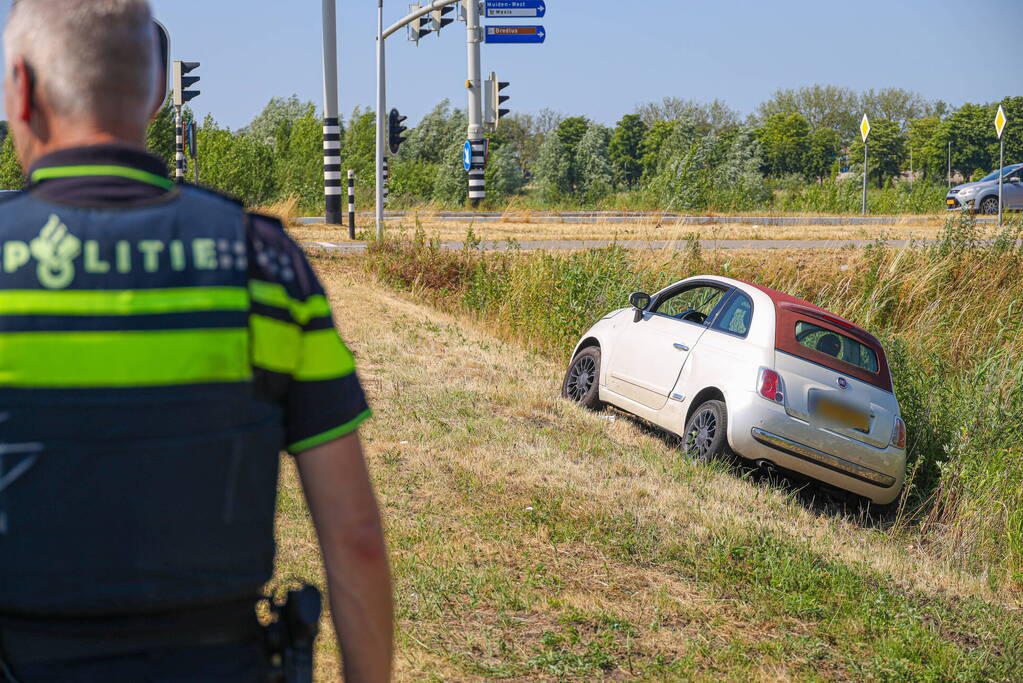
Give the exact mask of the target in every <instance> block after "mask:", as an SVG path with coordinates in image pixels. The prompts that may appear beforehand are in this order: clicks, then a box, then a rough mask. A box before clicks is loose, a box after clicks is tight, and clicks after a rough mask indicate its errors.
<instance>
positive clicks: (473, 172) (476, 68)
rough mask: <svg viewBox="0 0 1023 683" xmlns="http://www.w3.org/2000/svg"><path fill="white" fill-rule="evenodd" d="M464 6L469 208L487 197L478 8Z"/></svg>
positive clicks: (470, 0) (472, 3) (467, 1)
mask: <svg viewBox="0 0 1023 683" xmlns="http://www.w3.org/2000/svg"><path fill="white" fill-rule="evenodd" d="M463 5H464V6H465V32H466V44H467V49H468V63H469V68H468V76H467V79H466V81H465V87H466V89H468V91H469V106H468V109H467V110H466V111H467V113H468V115H469V129H468V137H469V142H470V143H471V145H472V160H473V164H472V168H471V169H469V200H470V201H471V202H472V204H473V206H475V205H476V204H478V203H479V202H480V200H482V199H484V198H485V197H486V196H487V193H486V180H485V178H486V171H485V170H484V168H483V164H484V161H485V159H484V155H485V152H484V149H485V147H484V145H485V142H484V138H483V94H482V89H483V77H482V76H481V68H480V43H481V42H482V40H483V35H482V31H481V29H480V7H479V3H478V2H476V0H464V2H463Z"/></svg>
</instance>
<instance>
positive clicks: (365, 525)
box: [298, 434, 394, 683]
mask: <svg viewBox="0 0 1023 683" xmlns="http://www.w3.org/2000/svg"><path fill="white" fill-rule="evenodd" d="M298 466H299V472H300V473H301V476H302V485H303V487H304V488H305V494H306V500H307V501H308V503H309V509H310V512H311V513H312V516H313V523H314V524H315V526H316V533H317V536H318V537H319V540H320V547H321V549H322V551H323V560H324V565H325V566H326V570H327V588H328V594H329V598H330V606H331V612H332V615H333V620H334V629H335V631H336V633H337V638H338V644H339V645H340V647H341V652H342V655H343V657H344V668H345V680H347V681H349V682H357V683H377V682H378V681H379V682H385V681H388V680H390V675H391V657H392V652H393V637H394V626H393V605H392V599H391V575H390V569H389V566H388V561H387V550H386V546H385V543H384V534H383V528H382V525H381V522H380V512H379V507H378V506H377V502H376V497H375V495H374V494H373V488H372V485H371V484H370V480H369V473H368V472H367V470H366V464H365V461H364V459H363V456H362V448H361V446H360V444H359V440H358V436H356V435H354V434H353V435H350V436H348V437H345V438H343V439H338V440H337V441H334V442H331V443H328V444H325V445H323V446H319V447H317V448H314V449H311V450H309V451H307V452H305V453H303V454H301V455H300V456H299V458H298Z"/></svg>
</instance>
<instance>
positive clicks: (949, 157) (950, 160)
mask: <svg viewBox="0 0 1023 683" xmlns="http://www.w3.org/2000/svg"><path fill="white" fill-rule="evenodd" d="M948 189H950V190H951V189H952V141H951V140H949V141H948Z"/></svg>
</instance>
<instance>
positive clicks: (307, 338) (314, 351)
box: [295, 328, 355, 382]
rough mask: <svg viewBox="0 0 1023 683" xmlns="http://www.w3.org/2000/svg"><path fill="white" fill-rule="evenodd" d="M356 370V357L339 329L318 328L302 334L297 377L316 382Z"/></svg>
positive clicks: (301, 379) (343, 375)
mask: <svg viewBox="0 0 1023 683" xmlns="http://www.w3.org/2000/svg"><path fill="white" fill-rule="evenodd" d="M353 372H355V357H354V356H352V352H351V351H349V350H348V347H347V346H345V343H344V342H343V341H341V337H339V336H338V334H337V330H335V329H333V328H331V329H329V330H316V331H315V332H306V333H305V334H304V335H302V356H301V360H300V361H299V364H298V368H296V370H295V379H297V380H300V381H305V382H316V381H319V380H325V379H334V378H336V377H345V376H347V375H350V374H352V373H353Z"/></svg>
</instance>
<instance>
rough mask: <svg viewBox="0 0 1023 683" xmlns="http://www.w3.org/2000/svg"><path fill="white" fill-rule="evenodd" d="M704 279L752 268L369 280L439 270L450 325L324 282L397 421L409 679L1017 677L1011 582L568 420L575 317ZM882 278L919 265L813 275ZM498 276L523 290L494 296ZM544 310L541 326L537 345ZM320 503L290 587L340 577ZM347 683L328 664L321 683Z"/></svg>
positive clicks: (391, 255) (295, 524)
mask: <svg viewBox="0 0 1023 683" xmlns="http://www.w3.org/2000/svg"><path fill="white" fill-rule="evenodd" d="M424 249H425V247H424ZM697 256H699V258H700V259H702V260H703V267H705V268H711V266H712V265H714V264H716V265H717V267H718V268H717V269H718V270H719V271H720V270H722V269H725V270H729V271H731V270H732V269H733V268H737V267H738V263H739V261H738V260H732V261H731V262H728V263H726V258H725V257H722V258H720V259H719V258H718V256H717V255H713V254H710V255H697V254H695V253H690V254H688V255H686V256H685V257H682V258H684V259H687V261H684V262H683V261H674V260H673V259H670V258H669V257H668V256H667V255H666V254H646V255H641V256H639V257H638V258H637V259H636V260H633V259H630V258H627V257H626V256H625V255H624V254H621V253H619V252H616V251H605V252H593V253H589V254H580V255H573V256H567V255H566V256H563V257H557V258H552V257H540V256H535V257H534V256H518V257H512V258H509V259H508V263H506V264H504V265H501V266H497V265H495V264H496V263H497V261H492V260H491V259H492V257H489V256H488V257H482V256H479V255H476V254H471V253H466V254H461V255H457V258H456V259H453V260H452V261H451V262H450V263H449V262H448V261H447V260H445V259H444V257H443V256H442V255H438V254H436V253H434V252H432V251H430V250H426V251H423V250H422V249H420V250H418V251H408V250H402V251H400V252H395V251H393V250H391V251H387V252H382V253H378V254H377V256H376V257H375V260H373V261H372V262H371V263H370V264H371V266H372V267H373V268H374V270H375V271H376V272H381V273H385V274H386V275H387V278H388V280H391V281H392V282H394V281H399V280H400V281H402V282H405V283H406V284H407V285H410V284H411V283H413V282H414V281H415V276H414V275H413V274H412V273H413V268H414V265H413V263H412V261H410V260H409V259H412V258H415V259H429V260H427V261H421V262H420V263H419V264H418V266H415V268H418V271H419V274H420V275H421V276H424V277H422V278H421V279H420V280H419V282H418V284H416V285H415V287H416V288H417V289H418V291H419V292H420V294H424V293H429V294H430V295H431V297H432V298H433V299H434V302H435V303H442V304H444V306H446V307H450V308H451V309H452V312H451V313H445V312H441V311H438V310H437V309H436V308H435V307H432V306H427V305H424V304H422V303H414V302H413V301H411V300H409V298H407V297H406V296H403V295H400V294H395V293H393V292H390V291H388V290H387V289H385V288H381V287H380V285H379V284H378V283H376V282H373V281H369V282H367V278H366V275H365V271H364V270H363V268H362V267H361V266H360V265H359V264H357V263H354V262H352V261H345V260H326V259H324V260H318V261H317V267H318V269H319V270H320V272H321V274H322V275H323V277H324V280H325V282H326V284H327V287H328V291H329V292H330V295H331V299H332V302H333V303H334V306H335V310H336V311H337V317H338V323H339V326H340V327H341V329H342V331H343V334H344V336H345V337H346V339H347V340H348V341H349V343H350V345H351V346H352V347H353V349H354V350H355V352H356V354H357V357H358V359H359V365H360V368H361V370H360V371H361V373H362V376H363V378H364V381H365V383H366V385H367V387H368V389H369V392H370V394H371V400H372V403H373V405H374V407H375V409H376V411H377V417H376V418H375V419H374V420H371V421H370V422H369V423H367V425H366V427H365V429H364V430H363V433H364V436H365V439H366V445H367V453H368V455H369V459H370V463H371V468H372V470H373V473H374V478H375V480H376V483H377V486H378V488H379V491H380V496H381V501H382V505H383V509H384V514H385V520H386V524H387V531H388V539H389V542H390V546H391V551H392V559H393V562H394V566H395V583H396V590H395V594H396V600H397V606H398V617H399V625H398V629H399V633H398V645H399V655H398V677H399V679H401V680H441V679H446V680H470V679H478V678H491V677H500V678H516V679H520V680H537V679H564V678H572V679H580V680H592V679H595V678H602V677H610V678H627V679H651V680H664V679H691V678H697V679H704V680H720V679H728V680H740V679H754V680H778V679H790V678H792V679H801V680H820V679H830V680H907V681H908V680H927V679H930V680H936V679H959V680H1012V679H1013V678H1014V677H1016V676H1017V675H1018V672H1019V671H1020V670H1021V669H1023V659H1021V652H1023V631H1021V626H1020V620H1019V618H1018V617H1019V607H1020V600H1019V595H1018V593H1013V592H1010V590H1011V588H1012V584H1011V582H1010V581H1009V579H1008V577H1007V574H1006V570H1004V569H998V570H997V571H995V572H994V573H991V574H985V572H984V571H983V567H985V566H987V567H992V568H993V567H995V566H996V565H997V562H992V561H990V560H980V559H975V560H974V562H977V563H979V564H973V565H970V566H967V565H966V564H964V563H957V562H954V561H950V559H949V558H947V557H945V556H942V555H941V554H940V553H937V552H935V548H934V547H933V545H932V544H935V543H937V541H936V540H932V539H934V537H933V536H932V537H928V536H927V534H925V533H924V532H923V531H921V528H920V526H919V525H915V526H906V525H902V526H897V527H895V528H882V527H880V526H877V525H875V524H873V523H870V522H866V523H864V520H862V519H858V518H854V517H849V516H847V515H846V514H844V513H843V510H842V508H841V507H840V506H839V507H836V506H832V505H827V504H821V503H819V502H814V501H812V500H810V499H807V498H799V497H796V496H794V495H793V494H792V492H791V491H790V490H788V489H786V488H784V487H782V486H775V485H773V484H772V482H763V481H755V480H754V478H753V477H752V476H751V475H750V474H749V473H746V472H741V471H737V470H735V469H733V468H731V467H729V466H727V465H725V464H722V463H716V464H710V465H707V464H697V463H692V462H689V461H686V460H685V459H684V458H681V457H680V456H679V453H678V451H677V449H676V448H675V447H674V445H673V444H672V442H671V441H670V440H667V439H664V438H662V437H661V436H660V435H658V434H657V433H655V432H653V431H651V430H649V429H646V428H644V427H643V426H642V425H641V424H639V423H637V422H635V421H633V420H629V419H624V418H622V417H621V416H618V415H614V414H603V415H597V414H591V413H587V412H585V411H582V410H579V409H578V408H576V407H575V406H572V405H570V404H568V403H566V402H564V401H562V400H560V399H558V398H557V387H558V385H559V382H560V377H561V373H562V371H563V367H564V363H565V358H564V354H563V353H561V351H563V349H564V344H565V340H566V339H567V338H568V336H569V332H567V331H565V330H562V331H556V330H558V329H559V327H558V326H556V325H554V323H553V319H558V318H560V319H561V320H562V321H563V323H564V325H566V326H570V325H576V324H578V325H585V324H586V323H588V322H590V321H589V317H590V312H591V309H593V308H595V307H597V308H602V309H607V308H610V307H612V306H614V305H617V302H618V299H619V298H620V297H619V292H618V291H617V290H618V289H619V288H621V287H622V286H625V285H629V286H631V284H632V282H623V278H624V277H626V275H625V274H626V273H629V275H628V276H627V277H628V278H636V279H641V278H642V277H648V278H655V277H656V276H655V275H654V273H655V272H660V273H661V275H660V277H662V278H663V277H665V275H666V274H667V273H668V272H669V268H672V266H671V264H672V263H674V264H675V265H674V266H673V267H674V268H681V267H683V265H684V263H689V264H690V265H691V266H692V267H694V268H695V267H696V265H695V262H694V259H696V258H697ZM797 257H799V258H801V256H792V258H797ZM732 258H733V259H735V258H738V259H739V260H741V261H742V262H743V263H747V264H750V265H749V266H748V267H753V266H752V264H755V263H756V262H757V259H758V258H768V260H770V259H775V258H777V263H776V265H784V264H786V263H792V262H788V261H786V260H785V259H786V258H788V257H787V256H786V255H775V256H772V257H764V256H763V255H754V254H747V255H742V256H738V255H734V254H733V255H732ZM858 258H865V259H867V262H868V263H869V259H870V258H875V259H878V260H879V261H884V260H886V259H890V258H894V255H892V254H887V253H886V254H885V255H884V257H883V258H882V257H881V256H876V255H863V254H854V253H852V252H848V253H847V252H839V253H837V254H833V255H832V257H831V259H830V261H828V262H827V263H821V264H819V265H818V266H816V267H812V268H805V269H804V270H806V271H807V276H806V277H807V279H808V282H812V281H815V280H816V279H817V278H820V277H821V276H822V275H823V274H824V273H829V272H830V273H831V274H832V276H834V274H835V273H840V274H841V275H842V276H844V275H846V274H847V273H848V271H846V270H838V268H839V267H840V264H846V263H849V262H856V259H858ZM772 262H773V261H772ZM658 263H660V264H661V267H660V270H659V271H658V269H657V268H656V266H657V265H658ZM445 264H446V265H445ZM399 267H400V268H403V269H405V270H403V271H402V272H401V273H399V272H396V271H397V270H398V269H399ZM498 268H505V269H507V270H505V271H503V273H504V274H503V275H502V276H501V278H500V282H501V283H502V284H501V287H502V288H503V290H502V292H501V293H499V292H498V291H497V289H496V288H495V289H492V290H490V293H489V294H488V293H486V292H483V291H480V290H479V285H480V284H481V283H482V281H483V279H482V275H483V272H484V269H488V271H487V272H489V273H490V274H491V275H495V276H497V275H501V272H502V271H499V270H497V269H498ZM794 268H795V266H792V269H794ZM850 270H851V269H850ZM531 271H535V272H531ZM790 272H795V271H794V270H790ZM474 273H478V274H477V275H473V274H474ZM682 274H683V273H679V276H681V275H682ZM835 279H836V278H834V277H832V280H835ZM882 279H883V278H882ZM529 282H534V283H536V286H537V287H539V286H540V285H541V284H543V289H542V290H536V291H533V292H532V294H531V293H530V289H531V288H530V287H527V284H528V283H529ZM470 283H475V284H473V285H472V286H473V288H474V290H473V291H474V294H472V295H469V296H466V293H467V292H469V291H470V289H469V284H470ZM629 286H625V289H624V290H623V291H625V290H627V289H629ZM445 288H446V289H445ZM543 292H549V295H548V294H544V293H543ZM612 293H613V299H614V300H613V301H612V300H611V299H607V300H603V301H602V300H600V297H602V296H603V297H605V298H607V297H608V296H609V295H610V294H612ZM498 295H499V296H500V298H499V299H498V298H494V297H495V296H498ZM531 296H532V297H535V301H534V302H533V303H532V304H531V303H530V300H531ZM978 296H979V293H978ZM479 297H482V299H480V298H479ZM417 298H418V297H417ZM473 299H476V300H480V301H486V302H488V303H487V304H486V306H485V307H483V308H482V309H480V308H478V307H472V306H467V305H466V302H467V301H472V300H473ZM534 304H536V305H540V307H541V310H540V313H541V314H542V315H541V316H540V317H539V318H537V324H536V325H528V326H527V325H524V324H515V322H514V321H515V320H516V319H518V320H526V319H527V318H525V317H517V316H518V314H516V313H515V311H516V310H518V311H520V312H521V314H522V315H524V314H525V311H526V309H527V308H529V307H531V306H533V305H534ZM481 312H482V313H486V318H485V319H484V317H482V315H481ZM467 317H468V318H474V319H478V320H479V321H480V322H481V323H483V324H482V325H473V324H467ZM580 321H583V322H580ZM978 322H979V321H978ZM484 328H489V329H484ZM495 333H496V334H495ZM572 334H574V332H573V333H572ZM508 340H512V341H508ZM555 350H557V351H559V353H553V351H555ZM936 417H937V416H936ZM300 495H301V494H300V488H299V486H298V484H297V481H296V479H295V477H294V472H293V470H292V468H290V467H289V468H287V469H286V476H285V480H284V484H283V488H282V498H281V504H280V514H279V537H280V539H281V560H282V562H281V565H280V568H279V576H280V577H282V578H283V577H288V576H296V575H300V576H315V575H316V574H317V572H318V567H319V565H318V560H317V554H316V551H315V543H314V539H313V536H312V532H311V529H310V527H309V524H308V520H307V518H306V515H305V513H304V510H303V508H302V505H301V502H300ZM975 500H976V502H977V503H978V504H979V503H980V502H981V501H980V500H979V499H975ZM989 507H990V506H989ZM936 523H937V522H936ZM974 557H976V556H974ZM324 623H325V624H326V621H325V622H324ZM330 653H331V647H330V646H329V644H328V643H327V640H326V639H323V640H322V641H321V655H329V654H330ZM333 675H334V672H333V669H332V667H331V665H330V663H329V658H328V657H325V656H321V658H320V669H319V676H318V680H324V681H325V680H333V678H332V676H333Z"/></svg>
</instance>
